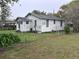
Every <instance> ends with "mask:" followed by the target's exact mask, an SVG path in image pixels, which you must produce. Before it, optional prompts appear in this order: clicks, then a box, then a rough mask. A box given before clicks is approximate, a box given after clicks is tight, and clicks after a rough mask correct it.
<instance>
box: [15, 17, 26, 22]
mask: <svg viewBox="0 0 79 59" xmlns="http://www.w3.org/2000/svg"><path fill="white" fill-rule="evenodd" d="M18 20H19V21H26V20H27V19H26V18H25V17H17V18H16V20H15V21H18Z"/></svg>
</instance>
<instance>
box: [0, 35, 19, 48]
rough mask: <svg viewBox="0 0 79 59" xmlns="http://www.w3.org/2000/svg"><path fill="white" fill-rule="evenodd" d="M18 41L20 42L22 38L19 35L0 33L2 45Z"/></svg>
mask: <svg viewBox="0 0 79 59" xmlns="http://www.w3.org/2000/svg"><path fill="white" fill-rule="evenodd" d="M18 42H20V39H19V37H18V36H17V35H13V34H0V47H8V46H10V45H12V44H15V43H18Z"/></svg>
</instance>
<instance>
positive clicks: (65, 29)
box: [64, 26, 70, 34]
mask: <svg viewBox="0 0 79 59" xmlns="http://www.w3.org/2000/svg"><path fill="white" fill-rule="evenodd" d="M64 32H65V33H66V34H69V33H70V28H69V26H65V27H64Z"/></svg>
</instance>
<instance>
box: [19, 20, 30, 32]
mask: <svg viewBox="0 0 79 59" xmlns="http://www.w3.org/2000/svg"><path fill="white" fill-rule="evenodd" d="M20 31H21V32H27V31H30V24H26V22H24V21H23V22H22V24H20Z"/></svg>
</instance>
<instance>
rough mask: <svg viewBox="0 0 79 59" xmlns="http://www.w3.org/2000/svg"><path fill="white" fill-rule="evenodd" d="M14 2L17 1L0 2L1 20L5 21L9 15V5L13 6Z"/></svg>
mask: <svg viewBox="0 0 79 59" xmlns="http://www.w3.org/2000/svg"><path fill="white" fill-rule="evenodd" d="M14 2H18V0H0V7H1V20H6V18H7V17H8V16H9V15H10V14H11V12H10V6H9V4H13V3H14Z"/></svg>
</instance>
